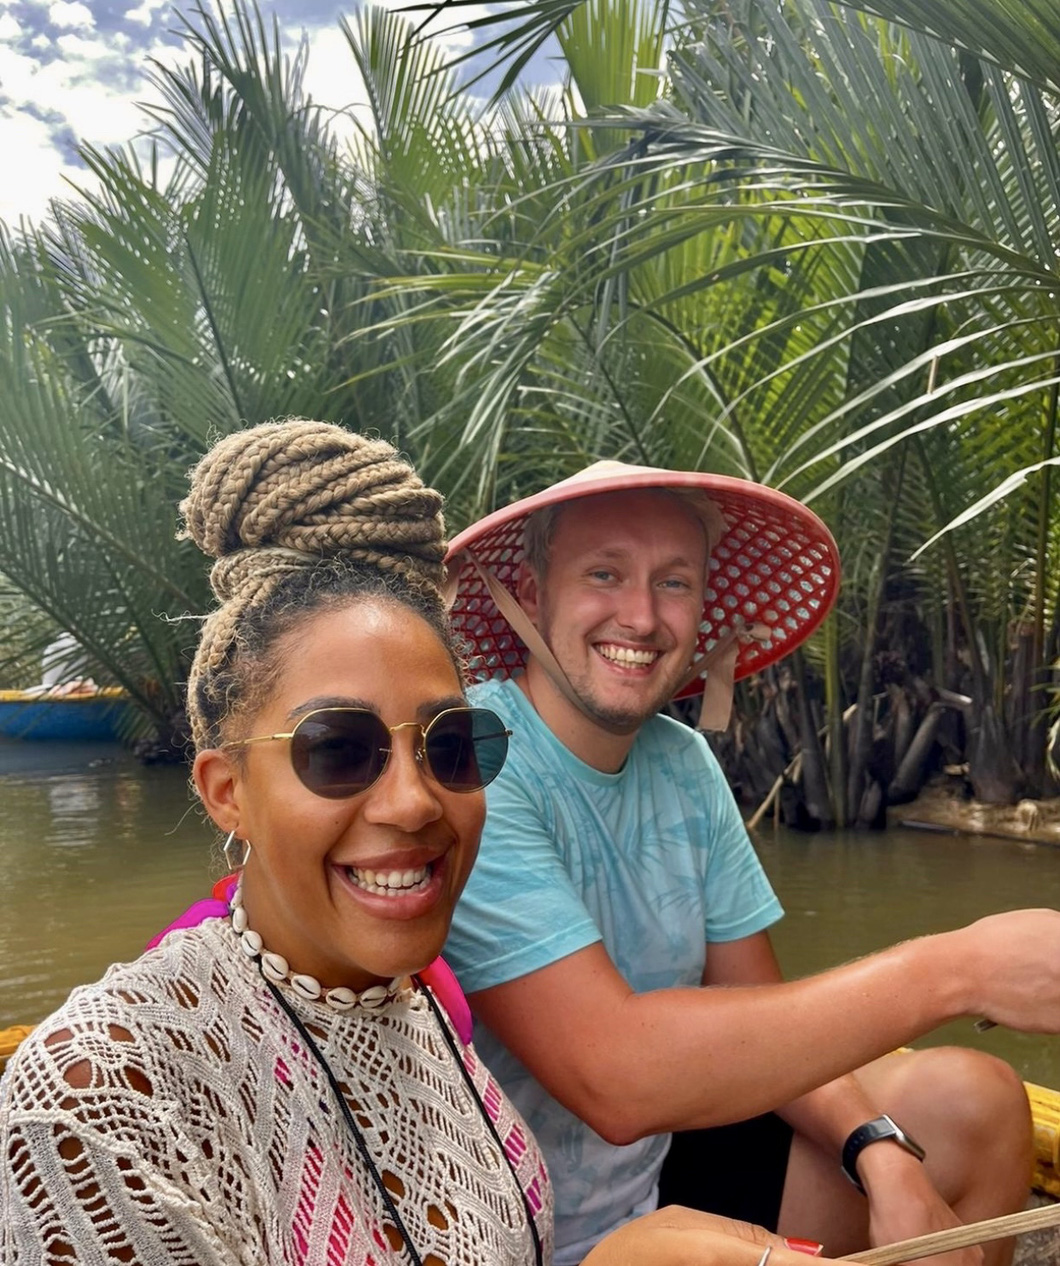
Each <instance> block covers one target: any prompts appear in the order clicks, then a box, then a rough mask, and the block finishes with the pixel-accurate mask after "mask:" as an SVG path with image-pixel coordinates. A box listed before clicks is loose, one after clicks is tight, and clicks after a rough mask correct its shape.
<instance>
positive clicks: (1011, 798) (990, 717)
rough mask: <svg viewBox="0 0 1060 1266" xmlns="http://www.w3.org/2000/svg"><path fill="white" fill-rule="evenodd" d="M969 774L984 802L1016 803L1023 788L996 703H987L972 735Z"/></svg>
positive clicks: (979, 796) (969, 739) (969, 752)
mask: <svg viewBox="0 0 1060 1266" xmlns="http://www.w3.org/2000/svg"><path fill="white" fill-rule="evenodd" d="M968 777H969V778H970V779H971V782H972V790H973V792H974V793H975V798H976V800H979V801H981V802H982V803H983V804H1015V802H1016V801H1017V800H1018V799H1019V798H1020V795H1021V794H1022V792H1023V777H1022V775H1021V773H1020V769H1019V766H1018V765H1017V764H1016V762H1015V761H1014V760H1013V759H1012V754H1011V752H1010V750H1009V737H1008V735H1007V733H1006V732H1005V727H1004V725H1003V724H1002V723H1001V718H1000V717H999V716H998V715H997V712H996V711H995V709H994V705H993V704H992V703H986V704H983V706H982V708H981V710H980V712H979V716H978V718H977V720H976V723H975V724H974V725H973V726H972V729H971V731H970V733H969V735H968Z"/></svg>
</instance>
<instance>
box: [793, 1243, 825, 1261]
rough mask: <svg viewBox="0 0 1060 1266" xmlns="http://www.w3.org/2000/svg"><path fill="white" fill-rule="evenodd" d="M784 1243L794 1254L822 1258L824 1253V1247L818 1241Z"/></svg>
mask: <svg viewBox="0 0 1060 1266" xmlns="http://www.w3.org/2000/svg"><path fill="white" fill-rule="evenodd" d="M784 1243H785V1245H786V1246H787V1247H788V1248H790V1249H791V1250H792V1251H793V1252H795V1253H805V1254H806V1256H807V1257H820V1256H821V1254H822V1253H823V1252H824V1245H823V1244H818V1243H817V1241H816V1240H798V1239H786V1240H785V1241H784Z"/></svg>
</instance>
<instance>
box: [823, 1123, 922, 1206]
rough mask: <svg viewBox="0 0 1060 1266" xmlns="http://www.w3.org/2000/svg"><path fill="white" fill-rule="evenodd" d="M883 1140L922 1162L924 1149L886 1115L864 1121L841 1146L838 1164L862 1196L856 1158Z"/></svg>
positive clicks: (862, 1188) (862, 1189)
mask: <svg viewBox="0 0 1060 1266" xmlns="http://www.w3.org/2000/svg"><path fill="white" fill-rule="evenodd" d="M884 1139H891V1140H893V1141H894V1142H895V1143H897V1144H898V1146H899V1147H904V1148H905V1150H906V1151H907V1152H910V1153H912V1155H913V1156H915V1157H916V1158H917V1160H920V1161H922V1160H923V1159H924V1155H925V1153H924V1149H923V1148H922V1147H921V1146H920V1144H919V1143H918V1142H917V1141H916V1140H915V1139H913V1138H910V1136H909V1135H908V1134H906V1132H905V1131H904V1130H903V1129H902V1128H901V1126H900V1125H898V1123H897V1122H896V1121H892V1120H891V1118H890V1117H889V1116H887V1115H886V1114H884V1115H882V1116H878V1117H876V1118H875V1119H874V1120H872V1121H866V1122H865V1124H864V1125H859V1126H858V1128H857V1129H856V1130H854V1131H853V1132H852V1133H851V1135H850V1137H849V1138H848V1139H847V1141H846V1142H845V1143H844V1144H843V1154H842V1159H841V1162H840V1167H841V1168H842V1170H843V1173H844V1174H846V1176H847V1177H848V1178H849V1179H850V1181H851V1182H852V1183H853V1184H854V1186H855V1187H857V1189H858V1190H859V1191H860V1192H862V1194H864V1192H865V1188H864V1187H863V1186H862V1183H861V1179H860V1178H859V1177H858V1169H857V1162H858V1157H859V1156H860V1155H861V1153H862V1152H863V1151H864V1150H865V1148H866V1147H868V1146H869V1144H870V1143H879V1142H881V1141H882V1140H884Z"/></svg>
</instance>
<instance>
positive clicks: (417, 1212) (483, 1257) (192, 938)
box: [0, 919, 552, 1266]
mask: <svg viewBox="0 0 1060 1266" xmlns="http://www.w3.org/2000/svg"><path fill="white" fill-rule="evenodd" d="M284 996H285V998H287V1000H288V1001H289V1002H290V1003H291V1005H292V1007H293V1008H294V1009H295V1011H296V1013H297V1014H298V1016H299V1017H300V1018H301V1019H302V1021H303V1022H304V1024H305V1025H306V1027H307V1030H308V1031H309V1033H310V1035H311V1036H312V1037H313V1038H314V1040H315V1042H316V1045H317V1047H318V1048H319V1050H320V1052H321V1054H322V1055H323V1057H324V1059H325V1060H326V1061H327V1063H328V1065H329V1067H330V1068H331V1070H332V1072H333V1074H334V1077H335V1080H336V1082H337V1083H338V1085H339V1086H340V1087H341V1088H342V1090H343V1093H344V1095H345V1097H346V1100H347V1102H348V1104H349V1106H350V1108H351V1110H352V1112H353V1116H354V1119H355V1120H356V1121H357V1123H358V1125H359V1126H360V1129H361V1131H362V1133H363V1136H364V1140H365V1142H366V1143H367V1146H368V1150H369V1153H370V1155H371V1156H372V1158H373V1159H374V1161H375V1164H376V1167H377V1169H378V1171H379V1174H380V1176H381V1178H382V1182H383V1184H384V1185H385V1187H386V1188H387V1190H388V1192H389V1193H390V1195H391V1197H392V1200H393V1203H394V1205H395V1207H396V1209H397V1211H398V1213H399V1215H400V1217H401V1220H402V1221H403V1222H404V1224H405V1227H406V1228H407V1231H408V1234H409V1237H410V1239H411V1241H412V1243H413V1244H414V1245H415V1248H416V1250H417V1252H418V1254H419V1256H420V1258H421V1260H422V1261H423V1263H424V1266H509V1264H510V1266H533V1263H534V1261H535V1250H534V1243H533V1237H532V1234H531V1230H530V1227H529V1225H528V1213H527V1209H528V1206H529V1209H530V1210H532V1212H533V1215H534V1220H535V1223H536V1225H537V1229H538V1234H539V1236H540V1239H541V1244H542V1250H543V1258H544V1261H545V1263H546V1264H547V1263H549V1262H551V1259H552V1197H551V1190H550V1188H549V1185H548V1178H547V1176H546V1172H545V1167H544V1163H543V1161H542V1159H541V1155H540V1153H539V1152H538V1150H537V1146H536V1144H535V1143H534V1140H533V1137H532V1135H531V1134H530V1133H529V1131H528V1130H527V1128H526V1126H525V1125H524V1124H523V1122H522V1120H521V1119H520V1118H519V1116H518V1115H517V1113H516V1112H515V1110H514V1108H512V1106H511V1105H510V1104H509V1103H508V1101H507V1100H506V1099H505V1098H504V1096H503V1095H502V1093H501V1092H500V1090H499V1089H498V1087H497V1085H496V1084H495V1083H494V1081H493V1080H492V1078H491V1077H490V1076H489V1073H488V1072H487V1070H486V1069H485V1068H484V1067H483V1066H482V1065H481V1064H480V1063H479V1062H478V1060H477V1058H476V1056H475V1053H474V1050H473V1048H472V1047H471V1046H465V1045H463V1044H462V1043H461V1042H460V1041H459V1039H456V1049H457V1051H458V1052H460V1055H461V1057H462V1059H463V1061H464V1064H465V1067H466V1068H467V1070H468V1072H469V1074H470V1076H471V1080H472V1082H473V1084H474V1086H475V1088H476V1090H477V1091H478V1095H479V1097H480V1099H481V1101H482V1104H483V1105H484V1107H485V1110H486V1112H487V1113H488V1114H489V1116H490V1118H491V1119H492V1121H493V1123H494V1125H495V1127H496V1132H497V1137H499V1139H500V1140H501V1141H502V1143H503V1146H504V1149H505V1151H506V1152H507V1154H508V1158H509V1159H510V1161H511V1166H509V1164H508V1163H507V1161H506V1160H505V1158H504V1157H503V1156H502V1155H501V1154H500V1149H499V1148H498V1146H497V1144H496V1142H495V1139H494V1135H493V1133H492V1131H491V1130H490V1129H489V1127H488V1124H487V1122H486V1120H485V1119H484V1116H483V1112H482V1109H481V1108H480V1106H479V1104H477V1103H476V1102H475V1101H474V1099H473V1098H472V1096H471V1094H470V1092H469V1090H468V1086H467V1083H466V1081H465V1079H464V1077H463V1075H462V1074H461V1072H460V1070H459V1068H457V1067H455V1066H454V1057H453V1051H452V1049H451V1048H450V1046H449V1044H448V1043H447V1042H446V1041H445V1040H444V1037H443V1035H442V1033H441V1032H440V1031H439V1020H438V1017H437V1016H436V1015H435V1014H434V1013H433V1011H432V1009H431V1008H430V1006H429V1005H428V1002H427V1000H426V998H425V997H424V995H423V993H422V992H421V991H420V990H418V989H414V988H408V989H405V990H404V991H402V992H400V993H399V994H398V995H397V996H396V997H395V998H392V999H391V1000H390V1001H388V1002H387V1003H386V1004H385V1005H384V1006H383V1007H382V1008H380V1009H379V1010H376V1011H368V1010H367V1009H364V1008H360V1007H355V1008H353V1010H351V1011H348V1012H345V1013H342V1014H340V1013H338V1012H335V1011H333V1010H332V1009H331V1008H329V1007H327V1006H325V1005H324V1004H322V1003H319V1002H317V1003H314V1002H307V1001H304V1000H302V999H301V998H297V997H296V996H295V995H294V994H293V992H291V991H290V990H289V989H288V990H286V991H285V995H284ZM0 1158H2V1160H0V1211H2V1216H0V1261H2V1262H3V1263H5V1266H14V1264H15V1263H19V1264H21V1263H30V1262H32V1263H34V1266H37V1264H38V1263H49V1264H50V1263H59V1262H61V1263H63V1264H64V1266H67V1264H69V1263H99V1264H100V1266H102V1264H103V1263H108V1264H111V1263H114V1262H136V1263H142V1264H143V1266H162V1264H163V1263H164V1264H165V1266H185V1264H186V1266H215V1264H219V1263H225V1264H228V1263H236V1262H240V1263H247V1266H250V1264H251V1263H253V1266H263V1264H265V1263H285V1264H286V1263H290V1264H294V1263H306V1264H311V1266H317V1264H318V1263H319V1266H369V1264H370V1263H378V1264H379V1266H383V1263H398V1262H400V1263H403V1264H407V1263H409V1262H410V1260H411V1258H410V1256H409V1255H408V1253H407V1250H406V1248H405V1246H404V1244H403V1243H402V1240H401V1236H400V1234H399V1232H398V1230H397V1228H396V1227H395V1226H394V1225H393V1224H392V1221H393V1220H392V1218H391V1217H390V1215H389V1214H388V1213H387V1210H386V1207H385V1204H384V1202H383V1199H382V1196H381V1193H380V1191H379V1188H378V1185H377V1184H376V1182H375V1180H374V1179H373V1177H372V1175H371V1173H370V1172H369V1170H368V1167H367V1165H366V1163H365V1161H364V1160H363V1159H362V1157H361V1155H360V1153H359V1152H358V1150H357V1145H356V1142H355V1140H354V1138H353V1137H352V1135H351V1131H350V1128H349V1126H348V1125H347V1123H346V1121H345V1118H344V1116H343V1114H342V1111H341V1109H340V1106H339V1105H338V1103H337V1102H336V1099H335V1092H334V1090H333V1089H332V1086H331V1085H330V1083H329V1081H328V1079H327V1077H326V1074H325V1073H324V1071H323V1070H322V1068H321V1067H320V1063H319V1061H318V1060H317V1059H316V1058H315V1057H314V1056H313V1054H312V1053H311V1052H310V1051H308V1050H307V1049H306V1045H305V1043H304V1042H303V1041H302V1040H301V1038H300V1037H299V1034H298V1032H297V1030H296V1029H295V1027H294V1025H293V1024H292V1022H291V1019H290V1017H289V1016H287V1015H285V1014H284V1012H283V1010H282V1008H281V1007H279V1006H278V1005H277V1003H276V1000H275V998H273V996H272V995H271V994H270V992H269V989H268V986H267V985H266V983H265V981H264V980H263V979H262V977H261V975H260V973H259V971H258V968H257V966H256V965H255V964H254V963H253V962H252V961H251V960H250V959H248V958H247V957H246V955H245V954H244V953H242V952H241V950H240V948H239V945H238V941H237V938H236V935H235V933H234V932H233V931H232V927H231V923H230V922H229V921H228V920H227V919H224V920H222V919H210V920H207V922H205V923H202V924H200V925H199V926H198V927H194V928H190V929H187V930H182V931H178V932H174V933H172V934H171V935H169V936H168V937H167V938H166V939H165V941H164V942H163V943H162V944H161V945H160V946H159V947H158V948H156V949H154V950H152V951H151V952H149V953H147V954H145V955H144V956H143V957H142V958H140V959H138V960H137V961H136V962H134V963H129V964H119V965H117V966H115V967H112V968H110V970H109V971H108V972H107V974H106V975H105V976H104V978H103V980H102V981H100V982H98V983H97V984H95V985H88V986H85V987H83V988H79V989H76V990H75V991H74V992H73V993H72V994H71V995H70V998H69V999H68V1001H67V1002H66V1003H65V1004H64V1005H63V1006H62V1007H61V1008H60V1009H59V1010H58V1011H57V1012H55V1013H54V1014H53V1015H52V1016H50V1017H49V1018H48V1019H47V1020H45V1021H44V1022H43V1023H42V1024H41V1025H39V1026H38V1027H37V1028H36V1029H35V1030H34V1032H33V1033H32V1034H31V1035H30V1037H29V1038H28V1039H27V1040H26V1041H25V1042H24V1043H23V1045H22V1046H21V1047H20V1048H19V1050H18V1051H17V1053H16V1054H15V1056H14V1057H13V1058H12V1060H11V1062H10V1064H9V1066H8V1069H7V1072H6V1073H5V1075H4V1079H3V1081H2V1082H0ZM513 1171H514V1176H513ZM515 1176H517V1178H518V1183H519V1186H521V1188H522V1191H520V1190H519V1186H517V1185H516V1181H515ZM524 1194H525V1197H526V1200H525V1202H524Z"/></svg>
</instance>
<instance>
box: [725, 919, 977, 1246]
mask: <svg viewBox="0 0 1060 1266" xmlns="http://www.w3.org/2000/svg"><path fill="white" fill-rule="evenodd" d="M782 979H783V977H782V975H781V971H780V965H779V964H778V962H777V960H776V955H775V954H774V952H773V946H772V944H771V942H770V940H769V937H768V935H767V934H766V933H764V932H762V933H760V934H758V935H757V936H750V937H746V938H744V939H742V940H738V941H729V942H723V943H716V944H713V945H709V946H708V947H707V961H706V968H705V970H704V972H703V984H704V985H705V986H707V987H710V986H716V985H722V986H724V985H748V984H767V985H768V984H777V983H779V982H780V981H781V980H782ZM776 1111H777V1113H778V1114H779V1115H780V1116H782V1117H783V1118H784V1119H785V1120H786V1121H787V1122H788V1123H789V1124H790V1125H791V1126H792V1127H793V1128H794V1129H795V1130H796V1131H797V1133H799V1134H801V1135H803V1136H804V1137H806V1138H807V1139H810V1140H811V1141H812V1142H813V1143H815V1144H817V1146H818V1147H820V1148H821V1149H822V1151H823V1152H824V1153H825V1155H826V1156H830V1157H832V1158H834V1163H835V1170H836V1173H837V1175H838V1171H839V1157H840V1153H841V1150H842V1146H843V1143H844V1141H845V1140H846V1138H847V1136H848V1135H849V1134H850V1133H851V1131H852V1130H856V1129H857V1128H858V1126H859V1125H863V1124H864V1123H865V1122H866V1121H870V1120H872V1119H874V1118H875V1117H877V1116H879V1115H880V1113H881V1112H887V1111H893V1108H892V1106H891V1105H890V1104H888V1103H882V1102H876V1101H875V1100H873V1099H872V1098H870V1096H869V1095H868V1094H867V1093H866V1091H865V1089H864V1087H863V1086H862V1084H861V1082H860V1081H859V1080H858V1079H857V1077H855V1076H854V1075H853V1074H847V1075H846V1076H842V1077H836V1078H834V1079H833V1080H832V1081H829V1082H826V1083H825V1084H824V1085H823V1086H821V1087H819V1088H818V1089H816V1090H811V1091H809V1092H808V1093H806V1094H804V1095H802V1096H801V1097H799V1098H798V1099H793V1100H792V1101H791V1102H789V1103H787V1104H783V1105H780V1106H778V1107H777V1108H776ZM858 1174H859V1177H860V1178H861V1182H862V1185H863V1186H864V1188H865V1193H866V1196H867V1197H868V1202H869V1203H868V1211H869V1220H870V1233H871V1242H872V1243H874V1244H885V1243H892V1242H893V1241H895V1240H900V1239H909V1238H911V1237H912V1236H914V1235H923V1234H926V1233H927V1232H929V1231H936V1230H943V1229H945V1228H946V1227H950V1226H956V1225H958V1223H959V1221H960V1219H959V1218H958V1217H957V1215H956V1214H955V1213H954V1211H953V1210H952V1209H951V1208H950V1206H949V1205H948V1204H947V1203H946V1201H945V1200H944V1199H943V1197H942V1196H941V1195H940V1193H939V1192H938V1191H937V1189H936V1188H935V1185H934V1183H933V1182H932V1180H931V1177H930V1176H929V1174H928V1170H927V1167H926V1166H925V1165H923V1164H921V1162H920V1161H919V1160H917V1159H916V1157H915V1156H912V1155H911V1154H910V1153H909V1152H907V1151H906V1150H905V1149H904V1148H901V1147H899V1146H898V1145H897V1144H896V1143H890V1142H881V1143H879V1144H877V1145H876V1146H874V1147H869V1148H866V1149H865V1151H864V1152H862V1154H861V1156H860V1158H859V1162H858ZM980 1257H981V1254H967V1255H966V1258H967V1259H968V1260H972V1261H975V1260H978V1258H980ZM954 1260H963V1259H954Z"/></svg>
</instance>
